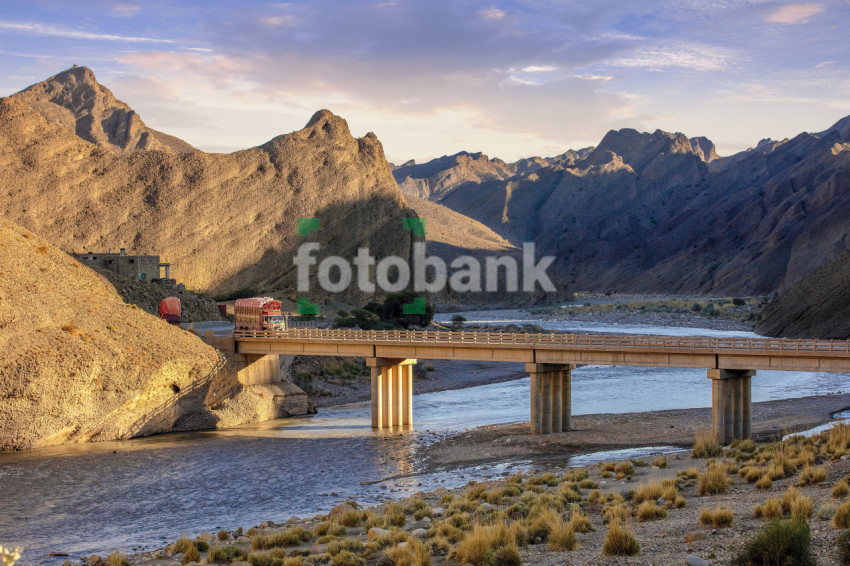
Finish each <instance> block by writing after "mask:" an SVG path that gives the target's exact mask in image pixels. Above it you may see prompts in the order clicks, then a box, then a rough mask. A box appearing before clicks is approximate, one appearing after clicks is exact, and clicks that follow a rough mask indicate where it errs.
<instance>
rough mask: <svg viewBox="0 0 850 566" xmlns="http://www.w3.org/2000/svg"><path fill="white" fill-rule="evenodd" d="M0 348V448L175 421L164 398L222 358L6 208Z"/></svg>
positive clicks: (1, 227)
mask: <svg viewBox="0 0 850 566" xmlns="http://www.w3.org/2000/svg"><path fill="white" fill-rule="evenodd" d="M0 350H2V352H3V356H2V357H0V375H2V381H0V451H2V450H10V449H28V448H33V447H37V446H49V445H54V444H61V443H65V442H85V441H89V440H109V439H114V438H127V437H129V436H133V435H136V434H151V433H155V432H163V431H166V430H171V429H172V428H173V426H174V425H175V423H176V422H177V421H178V420H179V419H180V417H181V408H180V404H179V403H177V404H174V405H173V406H170V408H163V407H166V406H169V403H171V402H175V401H178V400H180V398H181V395H184V394H186V393H187V392H188V391H191V389H192V385H193V384H194V383H196V382H198V381H199V380H200V381H203V380H204V378H207V377H210V376H212V375H214V373H215V371H216V369H217V367H218V365H219V364H220V357H219V355H218V353H217V352H216V351H215V350H214V349H212V348H210V347H209V346H206V345H205V344H204V343H203V342H201V341H200V340H199V339H198V338H196V337H195V336H193V335H191V334H189V333H187V332H185V331H183V330H181V329H179V328H177V327H174V326H171V325H169V324H167V323H165V322H163V321H160V320H159V319H157V318H155V317H153V316H151V315H149V314H147V313H145V312H143V311H142V310H140V309H138V308H136V307H135V306H131V305H127V304H125V303H124V302H123V301H122V300H121V297H119V296H118V294H117V293H116V292H115V290H114V289H113V288H112V286H111V285H110V284H109V283H108V282H107V281H106V279H104V278H103V277H101V276H100V275H97V274H96V273H95V272H94V271H92V270H90V269H89V268H87V267H84V266H82V265H81V264H79V263H78V262H77V261H75V260H74V259H72V258H71V257H69V256H68V255H66V254H64V253H62V252H60V251H58V250H56V249H55V248H53V247H51V246H49V245H48V244H47V243H46V242H45V240H44V239H42V238H40V237H37V236H35V235H33V233H32V232H30V231H28V230H26V229H24V228H21V227H20V226H17V225H15V224H12V223H10V222H8V221H7V220H6V219H5V218H4V219H0ZM178 391H179V392H180V394H179V395H178ZM152 415H153V416H155V418H154V417H153V416H152Z"/></svg>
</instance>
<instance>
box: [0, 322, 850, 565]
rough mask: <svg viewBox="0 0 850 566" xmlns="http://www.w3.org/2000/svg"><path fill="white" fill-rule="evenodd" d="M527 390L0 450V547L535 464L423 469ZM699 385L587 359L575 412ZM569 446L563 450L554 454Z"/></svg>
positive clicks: (462, 393)
mask: <svg viewBox="0 0 850 566" xmlns="http://www.w3.org/2000/svg"><path fill="white" fill-rule="evenodd" d="M463 314H464V316H465V317H466V318H467V319H468V320H470V321H473V320H476V321H481V322H483V323H496V322H497V323H499V324H504V323H506V322H514V323H523V322H534V323H536V324H540V325H541V326H544V327H547V328H553V329H558V330H592V331H602V332H619V333H643V334H667V335H727V336H728V335H736V336H754V335H752V334H750V333H746V332H717V331H711V330H704V329H693V328H671V327H652V326H639V325H632V326H628V327H626V326H619V325H588V324H585V323H576V322H572V321H571V322H547V321H544V322H539V321H537V320H534V319H533V318H531V317H530V316H528V317H523V316H519V317H518V316H517V313H516V312H515V311H507V312H503V313H500V312H497V311H495V312H488V313H474V312H473V313H463ZM446 318H450V315H446ZM517 371H518V372H521V371H522V366H521V364H517ZM847 377H848V376H847V375H844V374H828V373H803V372H800V373H788V372H768V371H763V372H759V373H758V375H757V376H756V377H755V378H754V379H753V401H764V400H770V399H784V398H793V397H803V396H808V395H823V394H828V393H844V392H847V391H850V380H848V379H847ZM672 384H675V387H671V385H672ZM528 390H529V380H528V379H527V378H526V379H519V380H515V381H510V382H504V383H497V384H493V385H485V386H480V387H471V388H467V389H459V390H453V391H443V392H438V393H428V394H422V395H416V396H415V398H414V401H413V403H414V422H415V426H414V428H413V430H410V431H406V432H403V433H399V432H395V433H392V432H375V431H373V430H372V429H371V427H370V420H369V408H368V405H367V404H365V403H359V404H353V405H348V406H344V407H337V408H333V409H323V410H322V411H321V412H320V414H318V415H314V416H312V417H308V418H297V419H282V420H277V421H269V422H266V423H260V424H255V425H250V426H244V427H240V428H237V429H232V430H227V431H215V432H197V433H186V434H168V435H162V436H157V437H152V438H147V439H138V440H131V441H125V442H111V443H103V444H97V445H85V446H70V447H61V448H51V449H41V450H35V451H31V452H27V453H22V454H7V455H0V544H10V543H11V544H13V545H23V546H24V547H25V549H26V550H25V553H24V558H23V560H22V561H21V562H20V564H22V565H27V564H57V563H61V562H62V560H64V558H49V557H48V556H47V555H48V554H49V553H50V552H51V551H58V552H65V553H69V554H71V556H72V557H73V556H83V555H87V554H90V553H92V552H99V553H108V552H110V551H113V550H123V551H131V550H132V545H134V544H137V545H138V548H139V549H140V550H141V549H151V548H156V547H159V546H162V544H164V543H166V542H168V541H172V540H174V539H175V538H177V537H178V536H180V535H181V534H186V535H189V536H194V535H197V534H198V533H200V532H202V531H205V530H215V529H218V528H226V529H234V528H236V527H238V526H243V527H245V528H246V529H247V528H248V527H250V526H253V525H255V524H258V523H260V522H262V521H265V520H274V521H282V520H285V519H287V518H289V517H290V516H292V515H299V516H309V515H313V514H316V513H317V512H320V511H327V509H329V508H330V507H331V506H333V505H334V504H336V503H338V502H340V501H341V500H343V499H345V498H347V497H352V498H355V499H357V500H358V501H360V502H361V503H364V504H373V503H377V502H379V501H382V500H384V499H386V498H389V497H401V496H405V495H408V494H410V493H413V492H415V491H420V490H432V489H436V488H437V487H440V486H444V487H456V486H460V485H463V484H465V483H466V482H467V481H469V480H471V479H482V478H486V477H490V476H497V475H501V474H505V473H508V472H511V471H513V470H515V469H516V468H528V467H529V466H532V465H533V464H534V463H533V462H529V461H511V462H499V463H495V464H492V465H485V466H478V467H466V468H459V469H453V470H437V471H433V470H432V471H428V472H426V471H424V469H423V467H422V465H421V462H420V461H419V458H418V454H419V453H420V452H421V450H422V448H423V447H424V446H426V445H427V444H429V443H431V442H434V441H435V440H437V439H439V438H441V437H442V436H444V435H446V434H451V432H452V431H455V430H461V429H465V428H471V427H476V426H482V425H488V424H494V423H506V422H517V421H527V420H528V415H529V403H528V399H529V391H528ZM710 393H711V383H710V381H709V380H708V379H706V377H705V372H704V370H688V369H676V368H633V367H632V368H627V367H608V366H587V367H583V368H579V369H578V370H576V371H574V372H573V386H572V395H573V397H572V399H573V412H574V414H587V413H599V412H608V413H611V412H628V411H631V410H634V408H635V407H643V408H645V409H646V410H658V409H675V408H689V407H708V406H710V402H711V395H710ZM570 456H571V455H563V464H565V465H567V464H569V463H570V461H569V457H570ZM621 457H622V456H621ZM600 458H605V459H610V455H606V456H604V457H600ZM590 461H592V458H591V459H590ZM573 462H574V463H575V464H576V465H578V464H579V463H581V464H586V463H588V459H587V458H579V459H574V460H573Z"/></svg>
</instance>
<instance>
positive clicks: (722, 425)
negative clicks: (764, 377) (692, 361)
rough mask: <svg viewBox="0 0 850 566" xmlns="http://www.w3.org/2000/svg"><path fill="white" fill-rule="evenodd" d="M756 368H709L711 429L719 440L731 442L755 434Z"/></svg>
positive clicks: (720, 441)
mask: <svg viewBox="0 0 850 566" xmlns="http://www.w3.org/2000/svg"><path fill="white" fill-rule="evenodd" d="M755 374H756V372H755V371H753V370H746V369H710V370H708V378H709V379H710V380H711V428H712V432H713V433H714V437H715V439H716V440H717V442H719V443H721V444H729V443H730V442H732V441H733V440H743V439H747V438H750V437H751V436H752V430H753V420H752V415H751V409H752V397H751V395H752V393H751V392H752V383H751V382H752V377H753V376H754V375H755Z"/></svg>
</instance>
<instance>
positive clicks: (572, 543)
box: [547, 513, 578, 552]
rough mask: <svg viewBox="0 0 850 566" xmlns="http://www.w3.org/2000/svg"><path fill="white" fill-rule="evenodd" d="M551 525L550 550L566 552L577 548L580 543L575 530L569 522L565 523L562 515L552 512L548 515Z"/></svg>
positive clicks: (549, 525)
mask: <svg viewBox="0 0 850 566" xmlns="http://www.w3.org/2000/svg"><path fill="white" fill-rule="evenodd" d="M547 521H548V527H549V537H548V542H549V550H552V551H555V552H564V551H568V550H575V549H576V546H577V544H578V540H576V534H575V531H573V529H572V527H571V526H570V524H569V523H565V522H564V520H563V519H561V516H560V515H557V514H555V513H552V514H550V515H548V517H547Z"/></svg>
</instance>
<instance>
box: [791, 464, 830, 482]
mask: <svg viewBox="0 0 850 566" xmlns="http://www.w3.org/2000/svg"><path fill="white" fill-rule="evenodd" d="M825 480H826V470H825V469H824V467H823V466H819V467H817V468H812V467H811V466H809V465H806V467H805V468H803V471H802V472H800V480H799V481H798V482H797V485H799V486H806V485H815V484H817V483H820V482H822V481H825Z"/></svg>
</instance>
